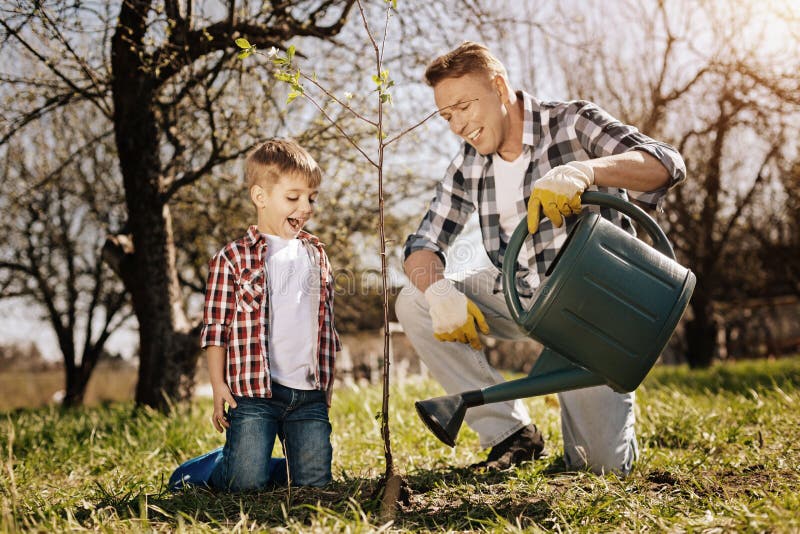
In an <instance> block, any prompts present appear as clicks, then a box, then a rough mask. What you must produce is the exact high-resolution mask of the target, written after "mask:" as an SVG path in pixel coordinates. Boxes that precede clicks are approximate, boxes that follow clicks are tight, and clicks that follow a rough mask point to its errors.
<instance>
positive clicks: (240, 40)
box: [235, 37, 253, 48]
mask: <svg viewBox="0 0 800 534" xmlns="http://www.w3.org/2000/svg"><path fill="white" fill-rule="evenodd" d="M235 42H236V46H238V47H239V48H253V47H252V46H251V45H250V41H248V40H247V39H245V38H244V37H239V38H238V39H236V41H235Z"/></svg>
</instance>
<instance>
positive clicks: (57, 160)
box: [0, 110, 130, 406]
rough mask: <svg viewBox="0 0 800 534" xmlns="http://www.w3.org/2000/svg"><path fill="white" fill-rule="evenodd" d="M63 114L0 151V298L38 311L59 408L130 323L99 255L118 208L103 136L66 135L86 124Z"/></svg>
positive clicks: (78, 396) (123, 296)
mask: <svg viewBox="0 0 800 534" xmlns="http://www.w3.org/2000/svg"><path fill="white" fill-rule="evenodd" d="M72 111H73V113H57V114H52V115H51V116H49V117H48V118H47V119H46V120H43V121H40V122H39V123H37V126H36V128H35V129H32V130H30V131H29V132H27V135H26V136H25V138H24V139H22V138H20V139H19V141H20V142H19V143H16V142H15V143H12V144H10V145H8V146H7V157H6V159H5V169H4V177H5V178H4V181H3V186H4V187H3V192H4V197H3V201H2V204H3V206H2V209H0V232H1V233H2V234H3V236H4V238H3V242H2V245H0V298H12V297H13V298H18V299H22V300H23V302H24V303H25V304H26V305H31V306H34V307H41V308H42V309H43V318H44V319H45V321H46V322H47V323H49V324H50V325H51V326H52V328H53V331H54V332H55V335H56V339H57V342H58V347H59V349H60V351H61V355H62V358H63V361H64V368H65V372H66V388H65V389H66V394H65V396H64V400H63V404H64V405H65V406H75V405H79V404H81V403H82V401H83V397H84V393H85V391H86V385H87V383H88V382H89V378H90V377H91V375H92V371H93V370H94V368H95V366H96V364H97V362H98V361H99V359H100V357H101V355H102V354H103V352H104V349H105V346H106V342H107V341H108V339H109V337H110V336H111V334H113V333H114V332H115V331H116V330H117V329H118V328H119V327H120V326H121V325H122V324H123V323H124V322H125V320H126V319H127V318H128V317H129V316H130V307H129V306H128V299H127V293H126V292H125V289H124V288H123V287H122V284H121V283H120V282H119V280H118V279H117V277H116V275H115V274H114V273H113V272H111V270H110V269H109V268H108V267H107V266H106V265H104V263H103V260H102V257H101V249H102V246H103V242H104V240H105V227H106V225H107V224H108V222H109V218H111V217H114V216H115V215H121V213H120V212H121V207H122V198H121V194H120V192H119V191H120V188H119V173H118V172H117V170H116V161H115V158H114V154H113V147H112V146H111V144H112V132H111V131H110V130H107V131H102V129H100V130H99V131H85V132H82V131H80V130H78V131H75V130H72V131H71V125H72V124H75V122H76V121H79V120H83V119H86V118H88V117H91V116H92V113H90V112H87V111H86V110H83V112H82V113H74V112H75V111H77V110H72ZM65 131H71V134H70V135H69V136H61V135H59V133H61V132H65ZM84 134H85V135H84ZM23 143H25V144H27V145H28V146H33V147H40V148H39V149H36V150H32V151H24V150H23V149H22V148H21V147H20V146H19V145H20V144H23Z"/></svg>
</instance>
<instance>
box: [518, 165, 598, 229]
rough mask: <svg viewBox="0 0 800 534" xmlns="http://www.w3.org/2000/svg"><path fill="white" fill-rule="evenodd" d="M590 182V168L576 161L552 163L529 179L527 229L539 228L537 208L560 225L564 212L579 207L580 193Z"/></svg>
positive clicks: (576, 210) (592, 177)
mask: <svg viewBox="0 0 800 534" xmlns="http://www.w3.org/2000/svg"><path fill="white" fill-rule="evenodd" d="M593 183H594V170H592V168H591V167H590V166H589V165H587V164H585V163H582V162H580V161H571V162H569V163H567V164H566V165H559V166H558V167H553V168H552V169H550V170H549V171H548V172H547V173H546V174H545V175H544V176H542V177H541V178H539V179H538V180H536V181H535V182H534V183H533V192H532V193H531V198H530V199H529V200H528V232H529V233H531V234H535V233H536V231H537V230H538V229H539V208H540V207H541V209H542V211H543V212H544V216H545V217H547V218H548V219H550V220H551V221H552V222H553V226H555V227H560V226H561V225H562V224H563V223H564V217H563V216H565V215H573V214H576V213H580V211H581V193H583V192H584V191H585V190H586V188H587V187H589V186H590V185H592V184H593Z"/></svg>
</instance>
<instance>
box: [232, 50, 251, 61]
mask: <svg viewBox="0 0 800 534" xmlns="http://www.w3.org/2000/svg"><path fill="white" fill-rule="evenodd" d="M252 53H253V50H252V49H251V48H248V49H247V50H242V51H241V52H239V53H238V54H236V57H238V58H239V59H244V58H246V57H248V56H249V55H250V54H252Z"/></svg>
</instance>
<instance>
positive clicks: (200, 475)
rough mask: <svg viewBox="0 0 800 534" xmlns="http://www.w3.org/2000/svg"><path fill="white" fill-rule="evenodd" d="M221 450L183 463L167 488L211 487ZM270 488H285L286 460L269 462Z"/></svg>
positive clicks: (286, 479)
mask: <svg viewBox="0 0 800 534" xmlns="http://www.w3.org/2000/svg"><path fill="white" fill-rule="evenodd" d="M222 449H223V447H219V448H218V449H214V450H213V451H211V452H207V453H205V454H203V455H201V456H197V457H196V458H192V459H191V460H187V461H185V462H183V463H182V464H181V465H180V466H178V468H177V469H176V470H175V471H174V472H173V473H172V475H171V476H170V477H169V483H168V487H169V489H170V490H171V491H179V490H181V489H183V488H185V487H190V486H206V487H211V484H209V480H210V479H211V473H213V472H214V468H216V467H217V464H219V462H221V461H222ZM269 481H270V484H269V485H270V486H273V485H274V486H285V485H286V484H287V483H288V477H287V476H286V458H280V457H278V458H272V459H270V461H269Z"/></svg>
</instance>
